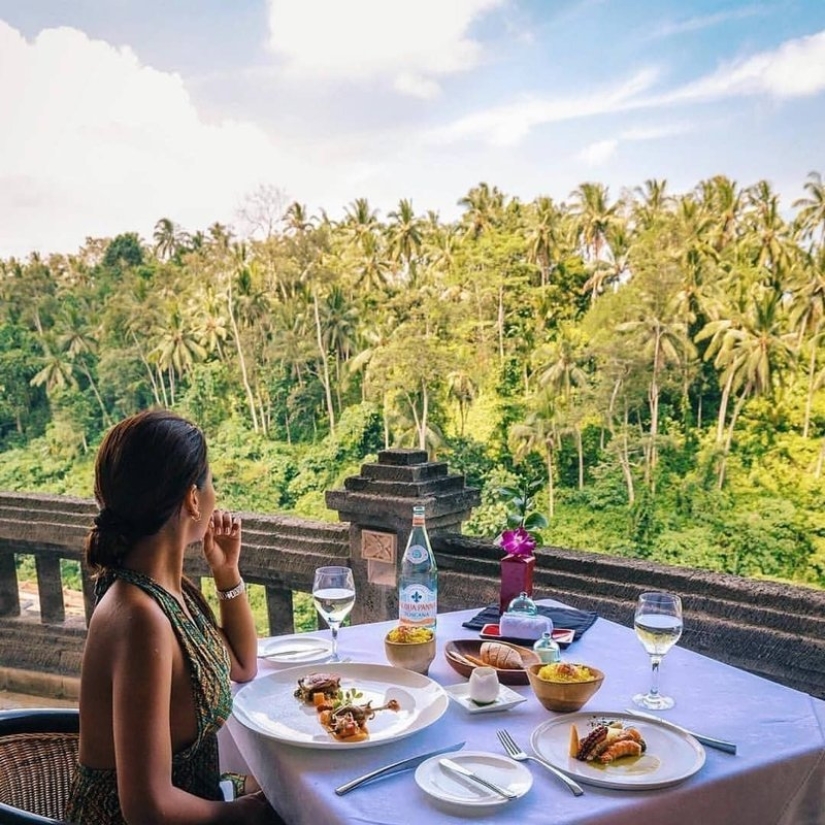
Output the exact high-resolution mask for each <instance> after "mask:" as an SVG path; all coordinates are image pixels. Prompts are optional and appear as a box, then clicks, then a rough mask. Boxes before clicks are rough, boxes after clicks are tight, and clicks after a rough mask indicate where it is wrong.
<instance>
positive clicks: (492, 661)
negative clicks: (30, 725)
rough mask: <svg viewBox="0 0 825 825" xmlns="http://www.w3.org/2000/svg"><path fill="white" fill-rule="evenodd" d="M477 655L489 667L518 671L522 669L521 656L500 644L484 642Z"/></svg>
mask: <svg viewBox="0 0 825 825" xmlns="http://www.w3.org/2000/svg"><path fill="white" fill-rule="evenodd" d="M479 655H480V656H481V658H482V659H483V660H484V661H485V662H487V664H488V665H490V666H491V667H497V668H501V669H502V670H519V669H521V668H522V667H523V665H522V662H521V656H519V654H518V653H517V652H516V651H515V650H513V648H512V647H509V646H508V645H503V644H501V643H500V642H484V644H483V645H482V646H481V650H480V651H479Z"/></svg>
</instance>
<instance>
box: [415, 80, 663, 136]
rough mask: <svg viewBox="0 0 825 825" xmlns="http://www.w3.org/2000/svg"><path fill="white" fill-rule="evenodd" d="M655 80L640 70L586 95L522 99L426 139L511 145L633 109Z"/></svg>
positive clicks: (461, 120) (475, 115) (458, 122)
mask: <svg viewBox="0 0 825 825" xmlns="http://www.w3.org/2000/svg"><path fill="white" fill-rule="evenodd" d="M657 76H658V75H657V72H656V71H655V70H653V69H644V70H642V71H640V72H637V73H636V74H634V75H632V76H631V77H630V78H629V79H628V80H626V81H624V82H623V83H619V84H618V85H615V86H612V87H608V88H604V89H601V90H599V91H596V92H593V93H591V94H589V95H588V94H585V93H582V94H579V95H576V96H575V97H569V98H563V97H559V98H539V97H525V98H523V99H521V100H518V101H516V102H515V103H511V104H506V105H504V106H497V107H494V108H491V109H485V110H482V111H480V112H475V113H473V114H470V115H465V116H464V117H462V118H459V119H458V120H455V121H453V123H451V124H448V125H447V126H444V127H441V128H438V129H434V130H432V131H430V132H429V133H428V135H427V137H426V139H427V140H428V141H430V142H432V143H439V144H449V143H454V142H457V141H460V140H467V139H480V140H485V141H487V142H489V143H492V144H495V145H513V144H516V143H518V142H519V141H520V140H521V139H522V138H523V137H525V136H526V135H527V134H528V133H529V132H530V130H531V129H532V128H533V127H534V126H538V125H541V124H544V123H555V122H561V121H566V120H574V119H577V118H584V117H590V116H592V115H598V114H604V113H607V112H616V111H621V110H623V109H627V108H628V107H629V106H631V105H633V99H634V97H635V96H636V95H638V94H639V93H640V92H643V91H645V90H646V89H649V88H650V87H651V86H652V85H653V83H654V82H655V81H656V79H657Z"/></svg>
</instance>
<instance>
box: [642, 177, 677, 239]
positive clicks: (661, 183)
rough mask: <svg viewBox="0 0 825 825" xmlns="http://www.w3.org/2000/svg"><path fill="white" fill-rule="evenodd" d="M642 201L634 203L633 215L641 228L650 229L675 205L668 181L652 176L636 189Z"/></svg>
mask: <svg viewBox="0 0 825 825" xmlns="http://www.w3.org/2000/svg"><path fill="white" fill-rule="evenodd" d="M634 192H635V194H636V195H637V196H638V198H640V202H639V201H637V202H634V204H633V216H634V218H635V220H636V223H637V225H638V227H639V229H641V230H644V229H650V228H651V227H652V226H654V225H655V224H656V223H657V221H659V220H660V219H661V218H662V217H663V216H664V215H665V214H666V213H668V212H669V211H670V210H671V208H672V206H673V198H672V197H671V196H670V195H668V194H667V181H666V180H657V179H656V178H650V179H648V180H646V181H645V182H644V185H643V186H637V187H636V189H635V190H634Z"/></svg>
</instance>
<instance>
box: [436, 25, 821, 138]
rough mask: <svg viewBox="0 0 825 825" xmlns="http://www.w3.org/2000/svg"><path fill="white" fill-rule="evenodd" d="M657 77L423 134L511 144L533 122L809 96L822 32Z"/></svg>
mask: <svg viewBox="0 0 825 825" xmlns="http://www.w3.org/2000/svg"><path fill="white" fill-rule="evenodd" d="M658 77H659V72H658V71H657V70H656V69H655V68H647V69H644V70H642V71H639V72H636V73H635V74H634V75H631V76H630V77H629V78H628V79H627V80H625V81H624V82H621V83H619V84H617V85H615V86H612V87H607V88H603V89H600V90H597V91H595V92H592V93H590V94H580V95H577V96H576V97H571V98H563V97H558V98H550V97H530V98H522V99H520V100H517V101H516V102H514V103H508V104H504V105H501V106H495V107H491V108H488V109H483V110H480V111H477V112H473V113H471V114H469V115H465V116H463V117H461V118H458V119H457V120H455V121H453V122H452V123H450V124H448V125H447V126H443V127H440V128H438V129H434V130H431V131H430V132H429V133H428V135H427V136H426V138H425V139H426V140H428V141H430V142H432V143H440V144H450V143H455V142H458V141H462V140H483V141H486V142H488V143H491V144H493V145H514V144H516V143H518V142H519V141H520V140H521V139H522V138H524V137H525V136H526V135H527V134H529V132H530V131H531V130H532V129H533V128H534V127H536V126H540V125H543V124H547V123H557V122H561V121H570V120H576V119H581V118H587V117H592V116H595V115H605V114H614V113H617V112H623V111H631V110H639V109H657V108H663V107H668V106H672V105H674V104H683V103H691V102H696V103H699V102H712V101H715V100H724V99H727V98H730V97H741V96H753V95H760V94H762V95H771V96H773V97H776V98H793V97H804V96H812V95H815V94H819V93H820V92H822V91H825V31H821V32H819V33H817V34H814V35H811V36H809V37H802V38H799V39H796V40H788V41H786V42H785V43H783V44H782V45H781V46H779V47H778V48H777V49H775V50H773V51H766V52H760V53H759V54H756V55H753V56H752V57H750V58H747V59H744V60H741V61H738V62H735V63H727V64H725V65H723V66H722V67H720V68H719V69H718V70H717V71H715V72H713V73H712V74H709V75H706V76H705V77H702V78H700V79H699V80H696V81H693V82H691V83H687V84H685V85H683V86H679V87H676V88H675V89H672V90H670V91H664V92H660V93H655V94H654V93H652V91H651V90H652V88H653V86H654V84H655V82H656V81H657V80H658ZM664 134H665V133H662V134H660V135H656V136H664ZM632 139H637V140H639V139H645V138H641V137H636V138H632Z"/></svg>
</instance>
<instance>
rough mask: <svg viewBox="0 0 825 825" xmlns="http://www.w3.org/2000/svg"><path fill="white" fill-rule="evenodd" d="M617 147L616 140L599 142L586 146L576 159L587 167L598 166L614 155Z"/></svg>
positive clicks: (617, 142)
mask: <svg viewBox="0 0 825 825" xmlns="http://www.w3.org/2000/svg"><path fill="white" fill-rule="evenodd" d="M618 146H619V141H618V140H599V141H597V142H596V143H591V144H590V145H589V146H586V147H585V148H584V149H582V151H581V152H579V154H578V155H577V156H576V157H577V158H578V159H579V160H583V161H584V162H585V163H586V164H587V165H588V166H600V165H601V164H603V163H606V162H607V161H608V160H610V158H611V157H613V155H615V154H616V149H617V148H618Z"/></svg>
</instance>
